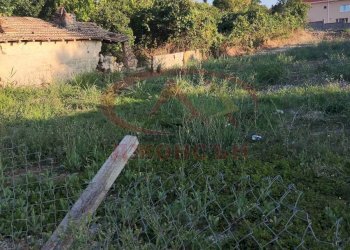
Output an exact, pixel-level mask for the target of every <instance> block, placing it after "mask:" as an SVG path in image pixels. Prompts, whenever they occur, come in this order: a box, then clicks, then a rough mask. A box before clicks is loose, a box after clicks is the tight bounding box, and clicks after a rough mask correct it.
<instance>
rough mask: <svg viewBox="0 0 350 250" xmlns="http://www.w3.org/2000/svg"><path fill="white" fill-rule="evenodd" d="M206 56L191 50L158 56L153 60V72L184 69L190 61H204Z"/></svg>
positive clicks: (198, 51)
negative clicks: (177, 68)
mask: <svg viewBox="0 0 350 250" xmlns="http://www.w3.org/2000/svg"><path fill="white" fill-rule="evenodd" d="M203 59H204V55H203V53H202V52H201V51H200V50H191V51H185V52H178V53H173V54H166V55H158V56H153V58H152V69H153V71H159V70H167V69H171V68H176V67H180V68H181V67H184V66H185V65H187V64H188V63H189V62H190V61H202V60H203Z"/></svg>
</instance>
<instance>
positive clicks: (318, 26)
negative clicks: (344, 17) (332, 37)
mask: <svg viewBox="0 0 350 250" xmlns="http://www.w3.org/2000/svg"><path fill="white" fill-rule="evenodd" d="M349 20H350V19H349ZM309 26H310V27H311V28H313V29H314V30H335V31H336V30H345V29H350V23H323V22H322V21H320V22H313V23H309Z"/></svg>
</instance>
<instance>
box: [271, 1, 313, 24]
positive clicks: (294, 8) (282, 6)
mask: <svg viewBox="0 0 350 250" xmlns="http://www.w3.org/2000/svg"><path fill="white" fill-rule="evenodd" d="M309 8H310V6H309V5H308V4H307V3H305V2H304V1H303V0H278V2H277V4H276V5H274V6H272V8H271V11H272V13H279V14H284V15H285V14H290V15H292V16H295V17H298V18H299V19H300V20H301V21H302V22H306V19H307V13H308V10H309Z"/></svg>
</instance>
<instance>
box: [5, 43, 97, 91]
mask: <svg viewBox="0 0 350 250" xmlns="http://www.w3.org/2000/svg"><path fill="white" fill-rule="evenodd" d="M101 46H102V44H101V42H99V41H76V42H74V41H69V42H65V41H60V42H28V43H22V42H20V43H0V78H1V79H0V84H16V85H17V86H24V85H41V84H46V83H51V82H52V81H55V80H66V79H67V78H70V77H72V76H73V75H75V74H79V73H83V72H88V71H93V70H95V69H96V66H97V64H98V61H99V53H100V51H101Z"/></svg>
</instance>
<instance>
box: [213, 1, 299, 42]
mask: <svg viewBox="0 0 350 250" xmlns="http://www.w3.org/2000/svg"><path fill="white" fill-rule="evenodd" d="M303 24H304V19H301V18H300V17H298V16H295V15H293V14H291V12H287V13H284V14H279V13H275V14H271V13H270V12H269V11H268V10H267V9H266V8H264V7H260V6H257V7H254V8H252V9H250V10H249V11H248V12H246V13H241V14H235V13H227V14H226V15H224V17H223V18H222V20H221V22H220V24H219V31H220V32H222V33H224V34H227V35H228V38H227V44H229V45H241V46H248V47H259V46H260V45H262V44H263V43H264V42H265V41H266V40H268V39H273V38H278V37H284V36H288V35H289V34H290V33H291V32H293V31H294V30H296V29H298V28H300V27H303Z"/></svg>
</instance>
